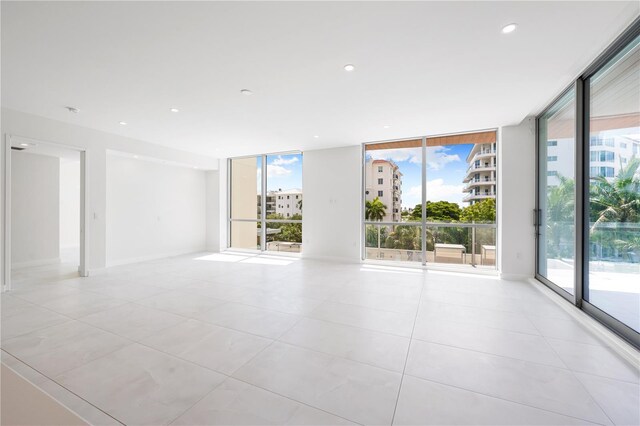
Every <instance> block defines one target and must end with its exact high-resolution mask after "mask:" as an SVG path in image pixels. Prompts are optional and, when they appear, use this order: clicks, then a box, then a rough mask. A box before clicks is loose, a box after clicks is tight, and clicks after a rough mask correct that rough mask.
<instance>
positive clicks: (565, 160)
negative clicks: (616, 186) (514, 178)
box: [547, 134, 640, 186]
mask: <svg viewBox="0 0 640 426" xmlns="http://www.w3.org/2000/svg"><path fill="white" fill-rule="evenodd" d="M573 144H574V141H573V139H572V138H571V139H557V140H550V141H548V142H547V176H548V179H547V184H548V185H549V186H556V185H558V184H559V183H560V176H565V177H569V178H573V176H574V175H575V172H574V170H575V158H574V153H573ZM634 157H640V139H635V138H631V137H629V136H623V135H606V134H604V135H599V136H591V138H590V140H589V176H590V177H596V176H601V177H604V178H606V179H607V180H611V179H613V178H615V177H616V176H617V175H618V173H620V170H621V169H623V168H624V167H626V166H627V164H629V161H630V160H631V159H632V158H634Z"/></svg>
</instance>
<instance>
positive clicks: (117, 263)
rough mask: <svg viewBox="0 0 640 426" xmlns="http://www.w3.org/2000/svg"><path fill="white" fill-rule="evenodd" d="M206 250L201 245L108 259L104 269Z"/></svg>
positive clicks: (92, 270)
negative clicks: (172, 250) (192, 247)
mask: <svg viewBox="0 0 640 426" xmlns="http://www.w3.org/2000/svg"><path fill="white" fill-rule="evenodd" d="M206 251H207V250H206V249H205V248H204V247H202V248H197V249H190V250H177V251H174V252H169V253H162V254H151V255H147V256H140V257H133V258H129V259H118V260H112V261H109V262H108V263H107V266H106V267H105V269H108V268H110V267H112V266H122V265H130V264H132V263H141V262H148V261H150V260H158V259H164V258H168V257H175V256H182V255H185V254H192V253H202V252H206ZM91 272H94V269H91Z"/></svg>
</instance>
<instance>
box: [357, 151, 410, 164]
mask: <svg viewBox="0 0 640 426" xmlns="http://www.w3.org/2000/svg"><path fill="white" fill-rule="evenodd" d="M367 155H368V156H370V157H371V158H373V159H374V160H391V161H395V162H400V161H410V162H411V163H416V164H420V163H421V162H422V148H402V149H374V150H372V151H367Z"/></svg>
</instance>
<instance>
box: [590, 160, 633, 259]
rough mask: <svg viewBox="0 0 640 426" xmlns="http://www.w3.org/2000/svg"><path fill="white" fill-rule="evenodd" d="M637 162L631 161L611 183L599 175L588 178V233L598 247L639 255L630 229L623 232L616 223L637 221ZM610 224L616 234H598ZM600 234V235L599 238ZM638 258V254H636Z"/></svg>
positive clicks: (622, 227) (623, 227)
mask: <svg viewBox="0 0 640 426" xmlns="http://www.w3.org/2000/svg"><path fill="white" fill-rule="evenodd" d="M639 169H640V159H639V158H632V159H631V160H630V161H629V163H628V164H627V165H626V166H625V167H623V168H622V169H621V170H620V172H619V173H618V175H617V176H616V177H615V178H614V179H612V180H611V181H609V180H607V179H606V178H604V177H602V176H597V177H593V178H591V180H592V184H591V187H590V193H591V194H590V198H589V201H590V203H591V205H590V219H591V221H592V222H593V225H592V226H591V229H590V233H591V234H592V235H593V239H594V240H599V241H600V243H601V244H605V243H607V244H609V245H611V246H617V248H618V249H622V250H623V251H625V252H626V253H627V255H631V254H632V253H638V252H640V246H638V243H640V241H639V240H638V239H637V238H634V234H635V231H634V230H633V229H631V230H627V231H626V232H625V228H628V227H625V226H624V225H623V226H620V225H618V224H624V223H627V224H628V223H639V222H640V170H639ZM611 222H613V226H614V228H615V231H616V232H602V231H601V232H598V231H599V230H604V229H605V228H609V227H607V225H606V224H607V223H611ZM598 234H600V235H598ZM636 255H637V254H636Z"/></svg>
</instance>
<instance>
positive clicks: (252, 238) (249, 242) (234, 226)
mask: <svg viewBox="0 0 640 426" xmlns="http://www.w3.org/2000/svg"><path fill="white" fill-rule="evenodd" d="M231 247H232V248H241V249H251V250H260V223H259V222H237V221H231Z"/></svg>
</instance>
